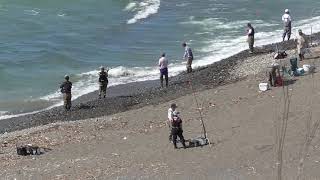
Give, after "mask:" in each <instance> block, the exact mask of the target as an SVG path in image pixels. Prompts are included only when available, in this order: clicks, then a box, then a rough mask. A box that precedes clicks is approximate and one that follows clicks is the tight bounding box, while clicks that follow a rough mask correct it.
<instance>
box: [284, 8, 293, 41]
mask: <svg viewBox="0 0 320 180" xmlns="http://www.w3.org/2000/svg"><path fill="white" fill-rule="evenodd" d="M291 21H292V19H291V16H290V11H289V9H285V10H284V14H283V15H282V22H283V26H284V30H283V35H282V41H284V40H285V38H286V36H287V38H288V41H289V40H290V36H291Z"/></svg>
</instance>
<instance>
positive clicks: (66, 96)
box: [60, 75, 72, 111]
mask: <svg viewBox="0 0 320 180" xmlns="http://www.w3.org/2000/svg"><path fill="white" fill-rule="evenodd" d="M64 79H65V81H64V82H63V83H62V84H61V85H60V89H61V93H63V101H64V108H65V109H66V110H67V111H69V110H70V109H71V89H72V82H70V81H69V76H68V75H65V76H64Z"/></svg>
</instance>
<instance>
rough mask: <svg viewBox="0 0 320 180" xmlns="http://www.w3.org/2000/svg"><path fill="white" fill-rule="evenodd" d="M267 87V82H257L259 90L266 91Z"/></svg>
mask: <svg viewBox="0 0 320 180" xmlns="http://www.w3.org/2000/svg"><path fill="white" fill-rule="evenodd" d="M268 89H269V85H268V83H260V84H259V90H260V91H262V92H263V91H267V90H268Z"/></svg>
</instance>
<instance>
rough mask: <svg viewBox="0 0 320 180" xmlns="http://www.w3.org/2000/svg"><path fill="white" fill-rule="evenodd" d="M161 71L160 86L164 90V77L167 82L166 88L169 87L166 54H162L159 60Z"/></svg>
mask: <svg viewBox="0 0 320 180" xmlns="http://www.w3.org/2000/svg"><path fill="white" fill-rule="evenodd" d="M159 69H160V84H161V87H162V88H163V76H164V78H165V80H166V87H168V82H169V79H168V60H167V58H166V54H165V53H162V55H161V57H160V59H159Z"/></svg>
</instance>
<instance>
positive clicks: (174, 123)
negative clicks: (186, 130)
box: [171, 111, 187, 149]
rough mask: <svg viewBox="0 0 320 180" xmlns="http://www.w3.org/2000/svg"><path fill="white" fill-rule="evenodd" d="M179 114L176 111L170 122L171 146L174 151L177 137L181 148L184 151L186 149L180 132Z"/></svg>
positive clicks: (181, 131) (180, 120)
mask: <svg viewBox="0 0 320 180" xmlns="http://www.w3.org/2000/svg"><path fill="white" fill-rule="evenodd" d="M179 115H180V113H179V112H177V111H174V112H173V118H172V120H171V134H172V141H173V146H174V148H175V149H177V148H178V147H177V137H179V139H180V142H181V143H182V146H183V148H184V149H186V148H187V147H186V144H185V140H184V137H183V134H182V133H183V130H182V119H181V118H180V116H179Z"/></svg>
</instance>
